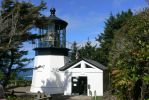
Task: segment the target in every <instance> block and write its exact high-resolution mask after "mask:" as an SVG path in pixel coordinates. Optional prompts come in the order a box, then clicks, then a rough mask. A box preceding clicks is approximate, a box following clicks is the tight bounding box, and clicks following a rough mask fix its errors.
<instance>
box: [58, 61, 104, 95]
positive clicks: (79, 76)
mask: <svg viewBox="0 0 149 100" xmlns="http://www.w3.org/2000/svg"><path fill="white" fill-rule="evenodd" d="M60 70H61V71H64V95H87V96H95V95H96V96H103V91H104V89H105V88H104V85H105V87H106V83H104V84H103V82H104V78H105V76H104V75H105V74H103V73H104V72H105V73H106V71H107V68H106V67H104V66H103V65H101V64H100V63H98V62H96V61H93V60H89V59H80V60H77V61H75V62H70V63H67V64H66V65H65V66H63V67H61V68H60Z"/></svg>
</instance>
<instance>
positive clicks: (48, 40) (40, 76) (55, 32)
mask: <svg viewBox="0 0 149 100" xmlns="http://www.w3.org/2000/svg"><path fill="white" fill-rule="evenodd" d="M50 12H51V15H50V16H49V18H48V26H47V27H44V28H43V29H42V30H41V31H42V32H43V33H42V34H43V35H44V37H43V38H41V39H40V40H39V41H38V45H37V47H36V48H35V49H34V50H35V54H36V55H35V60H34V61H35V62H34V70H33V78H32V84H31V89H30V92H34V93H37V92H41V93H46V94H59V93H63V92H64V88H63V87H64V86H63V83H64V82H63V81H64V75H63V73H62V72H60V71H59V68H60V67H62V66H64V65H65V64H66V63H67V62H68V52H69V49H67V48H66V26H67V22H65V21H63V20H61V19H60V18H58V17H56V16H55V12H56V10H55V9H54V8H51V10H50Z"/></svg>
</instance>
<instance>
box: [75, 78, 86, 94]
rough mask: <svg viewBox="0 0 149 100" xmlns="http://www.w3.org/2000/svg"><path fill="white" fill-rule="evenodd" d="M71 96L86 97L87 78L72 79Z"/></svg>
mask: <svg viewBox="0 0 149 100" xmlns="http://www.w3.org/2000/svg"><path fill="white" fill-rule="evenodd" d="M72 94H79V95H87V77H78V78H76V77H72Z"/></svg>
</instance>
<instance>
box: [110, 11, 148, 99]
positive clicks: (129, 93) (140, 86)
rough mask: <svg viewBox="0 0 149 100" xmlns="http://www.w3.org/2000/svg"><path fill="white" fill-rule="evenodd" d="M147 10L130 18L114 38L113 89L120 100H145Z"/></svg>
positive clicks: (146, 79)
mask: <svg viewBox="0 0 149 100" xmlns="http://www.w3.org/2000/svg"><path fill="white" fill-rule="evenodd" d="M148 18H149V9H146V10H144V11H142V12H140V13H138V14H136V15H134V16H133V17H132V18H130V19H129V20H128V21H127V22H126V23H125V24H124V25H123V27H122V28H121V29H119V30H118V31H117V33H116V34H115V35H114V39H113V46H112V49H111V52H110V63H109V65H110V66H111V69H112V86H113V88H114V89H115V93H117V94H118V95H119V96H120V98H121V99H133V100H138V99H140V100H144V97H145V94H146V93H147V92H148V88H147V86H148V85H149V84H148V83H149V63H148V62H149V29H148V27H149V20H148Z"/></svg>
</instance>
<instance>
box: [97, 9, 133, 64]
mask: <svg viewBox="0 0 149 100" xmlns="http://www.w3.org/2000/svg"><path fill="white" fill-rule="evenodd" d="M131 16H132V12H131V10H130V9H129V10H128V11H127V12H122V13H119V14H117V15H116V16H114V15H112V14H111V15H110V17H109V18H108V19H107V21H106V22H105V28H104V32H103V33H101V34H100V35H98V37H97V38H96V40H97V41H98V42H99V44H100V47H101V48H100V49H99V53H100V54H99V55H102V56H101V58H100V59H99V62H100V63H102V64H103V65H106V66H107V65H108V62H109V59H108V58H109V52H110V50H111V47H112V41H113V38H114V35H115V33H116V31H117V30H119V29H120V28H121V27H122V26H123V24H124V23H125V22H126V21H127V20H128V19H129V18H130V17H131Z"/></svg>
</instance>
